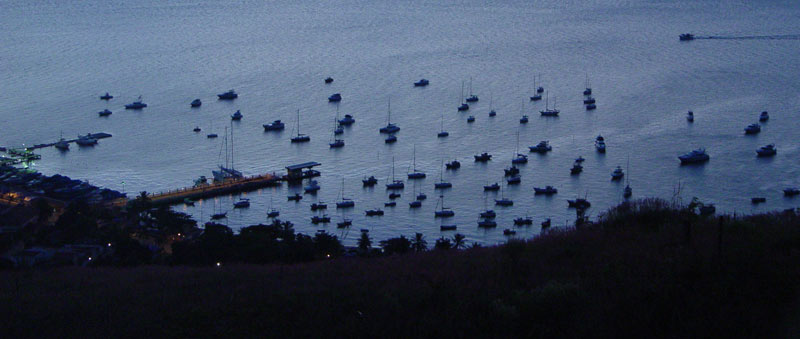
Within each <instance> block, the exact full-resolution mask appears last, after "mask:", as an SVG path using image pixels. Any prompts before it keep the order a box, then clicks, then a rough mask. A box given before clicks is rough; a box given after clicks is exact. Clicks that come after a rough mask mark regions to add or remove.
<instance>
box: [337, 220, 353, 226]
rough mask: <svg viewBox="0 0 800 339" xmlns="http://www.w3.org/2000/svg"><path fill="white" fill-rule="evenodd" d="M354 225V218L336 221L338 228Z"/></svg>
mask: <svg viewBox="0 0 800 339" xmlns="http://www.w3.org/2000/svg"><path fill="white" fill-rule="evenodd" d="M352 225H353V220H350V219H347V218H342V221H341V222H338V223H336V228H345V227H350V226H352Z"/></svg>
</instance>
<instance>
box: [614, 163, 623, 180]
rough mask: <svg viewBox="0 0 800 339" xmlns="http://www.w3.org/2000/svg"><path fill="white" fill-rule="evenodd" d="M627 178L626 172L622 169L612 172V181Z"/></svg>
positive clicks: (618, 167) (618, 168)
mask: <svg viewBox="0 0 800 339" xmlns="http://www.w3.org/2000/svg"><path fill="white" fill-rule="evenodd" d="M624 176H625V172H623V171H622V167H620V166H617V168H615V169H614V171H613V172H611V180H614V181H616V180H620V179H622V177H624Z"/></svg>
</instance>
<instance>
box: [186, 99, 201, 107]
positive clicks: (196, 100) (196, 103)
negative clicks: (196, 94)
mask: <svg viewBox="0 0 800 339" xmlns="http://www.w3.org/2000/svg"><path fill="white" fill-rule="evenodd" d="M202 104H203V102H202V101H200V99H194V100H192V102H191V103H190V104H189V106H191V107H200V105H202Z"/></svg>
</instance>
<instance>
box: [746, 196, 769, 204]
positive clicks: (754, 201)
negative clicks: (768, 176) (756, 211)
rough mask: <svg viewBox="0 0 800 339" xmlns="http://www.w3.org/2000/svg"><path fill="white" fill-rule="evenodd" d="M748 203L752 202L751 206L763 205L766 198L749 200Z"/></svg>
mask: <svg viewBox="0 0 800 339" xmlns="http://www.w3.org/2000/svg"><path fill="white" fill-rule="evenodd" d="M750 202H752V203H753V204H760V203H765V202H767V198H764V197H756V198H750Z"/></svg>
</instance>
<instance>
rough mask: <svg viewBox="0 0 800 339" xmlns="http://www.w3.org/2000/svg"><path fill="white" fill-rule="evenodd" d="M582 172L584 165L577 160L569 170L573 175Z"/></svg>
mask: <svg viewBox="0 0 800 339" xmlns="http://www.w3.org/2000/svg"><path fill="white" fill-rule="evenodd" d="M581 172H583V166H582V165H581V164H580V163H579V162H577V161H576V162H575V163H574V164H572V168H571V169H570V170H569V173H570V174H573V175H575V174H580V173H581Z"/></svg>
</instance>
